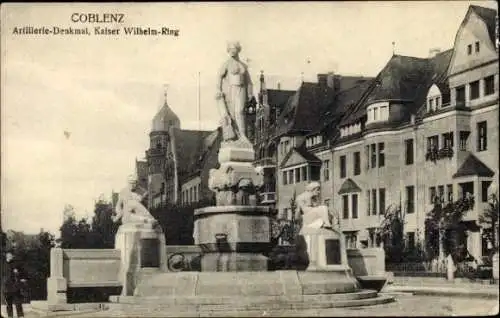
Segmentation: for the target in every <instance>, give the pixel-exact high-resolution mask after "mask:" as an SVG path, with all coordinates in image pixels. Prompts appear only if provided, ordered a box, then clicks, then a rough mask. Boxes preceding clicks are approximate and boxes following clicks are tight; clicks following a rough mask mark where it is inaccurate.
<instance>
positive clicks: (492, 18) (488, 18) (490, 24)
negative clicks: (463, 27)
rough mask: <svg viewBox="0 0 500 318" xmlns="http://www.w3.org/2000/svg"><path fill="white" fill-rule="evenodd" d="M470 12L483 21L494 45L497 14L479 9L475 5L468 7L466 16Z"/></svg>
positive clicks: (483, 8) (488, 9) (491, 10)
mask: <svg viewBox="0 0 500 318" xmlns="http://www.w3.org/2000/svg"><path fill="white" fill-rule="evenodd" d="M470 11H474V13H476V14H477V15H478V16H479V18H481V20H483V21H484V23H485V24H486V27H487V28H488V34H489V35H490V39H491V42H493V43H495V40H496V39H495V24H496V17H497V15H498V12H497V11H496V10H493V9H490V8H485V7H480V6H476V5H471V6H470V7H469V10H468V12H467V15H468V14H469V12H470Z"/></svg>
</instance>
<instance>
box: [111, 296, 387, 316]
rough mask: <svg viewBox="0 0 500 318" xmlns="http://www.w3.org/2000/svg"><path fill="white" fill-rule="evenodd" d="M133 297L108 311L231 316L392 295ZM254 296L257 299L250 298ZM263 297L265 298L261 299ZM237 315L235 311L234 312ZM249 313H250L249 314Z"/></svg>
mask: <svg viewBox="0 0 500 318" xmlns="http://www.w3.org/2000/svg"><path fill="white" fill-rule="evenodd" d="M135 298H136V299H135V300H134V299H127V300H126V301H127V302H125V299H124V298H122V299H121V301H120V302H119V303H112V304H110V309H111V312H117V311H119V312H127V313H132V314H133V313H139V312H143V313H147V314H148V315H150V314H154V313H162V314H168V313H175V314H174V316H175V315H177V314H181V313H182V314H190V315H191V314H192V315H194V316H198V315H205V314H206V315H210V314H211V313H216V315H225V314H228V313H232V314H228V316H234V313H255V312H259V313H262V312H271V311H277V312H280V311H290V310H292V311H293V310H304V309H320V308H338V307H357V306H368V305H376V304H383V303H388V302H391V301H393V300H394V297H392V296H388V295H377V294H376V292H375V291H362V292H359V293H349V294H331V295H318V296H307V295H306V296H302V297H288V296H282V297H273V298H274V299H268V298H269V297H250V299H249V298H242V297H234V299H231V300H229V299H228V298H225V297H221V298H218V299H217V298H216V297H212V299H208V297H206V298H204V299H198V302H197V303H196V300H195V299H185V300H182V299H173V298H172V297H164V298H161V297H155V298H154V299H152V298H149V299H144V298H145V297H135ZM253 298H258V299H253ZM264 298H265V299H264ZM238 315H239V314H238ZM249 316H251V315H249Z"/></svg>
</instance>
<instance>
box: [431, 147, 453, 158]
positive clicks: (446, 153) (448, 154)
mask: <svg viewBox="0 0 500 318" xmlns="http://www.w3.org/2000/svg"><path fill="white" fill-rule="evenodd" d="M444 158H453V148H450V147H444V148H441V149H439V150H438V149H437V148H432V149H428V150H427V153H426V154H425V160H426V161H434V162H435V161H437V160H441V159H444Z"/></svg>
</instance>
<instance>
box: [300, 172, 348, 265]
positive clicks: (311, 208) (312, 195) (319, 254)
mask: <svg viewBox="0 0 500 318" xmlns="http://www.w3.org/2000/svg"><path fill="white" fill-rule="evenodd" d="M320 193H321V185H320V184H319V183H318V182H311V183H310V184H308V185H307V186H306V191H305V192H304V193H302V194H300V195H299V196H298V197H297V199H296V203H297V209H296V212H295V213H296V215H295V220H296V221H297V223H298V226H299V228H300V230H299V231H298V233H297V236H296V238H295V246H296V252H297V258H298V259H297V269H299V270H300V269H305V270H313V271H314V270H329V269H331V268H332V265H333V266H334V267H335V266H343V267H345V266H347V265H346V264H347V254H346V251H345V246H344V242H343V240H344V239H343V237H342V233H341V232H340V231H339V230H338V229H335V228H334V227H333V226H332V220H333V216H332V215H331V214H330V213H329V211H328V207H327V206H325V205H321V204H320ZM326 241H329V242H330V243H331V242H333V241H335V242H336V243H335V244H336V246H337V247H336V248H333V247H329V248H327V246H326ZM327 254H328V255H327ZM328 260H330V261H328Z"/></svg>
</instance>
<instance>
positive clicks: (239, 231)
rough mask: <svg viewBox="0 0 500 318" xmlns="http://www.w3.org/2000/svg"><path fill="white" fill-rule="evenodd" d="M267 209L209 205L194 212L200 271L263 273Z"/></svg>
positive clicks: (268, 237) (268, 242)
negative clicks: (199, 249)
mask: <svg viewBox="0 0 500 318" xmlns="http://www.w3.org/2000/svg"><path fill="white" fill-rule="evenodd" d="M271 212H272V211H271V209H270V208H269V207H260V206H240V205H228V206H212V207H206V208H201V209H197V210H196V211H195V213H194V217H195V222H194V233H193V237H194V241H195V244H196V245H198V246H199V247H200V248H201V250H202V251H203V256H202V257H201V271H203V272H240V271H267V263H268V260H267V257H265V256H264V255H263V254H264V253H267V252H268V251H269V250H270V249H271V248H272V246H271V235H270V233H271V222H270V216H271Z"/></svg>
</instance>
